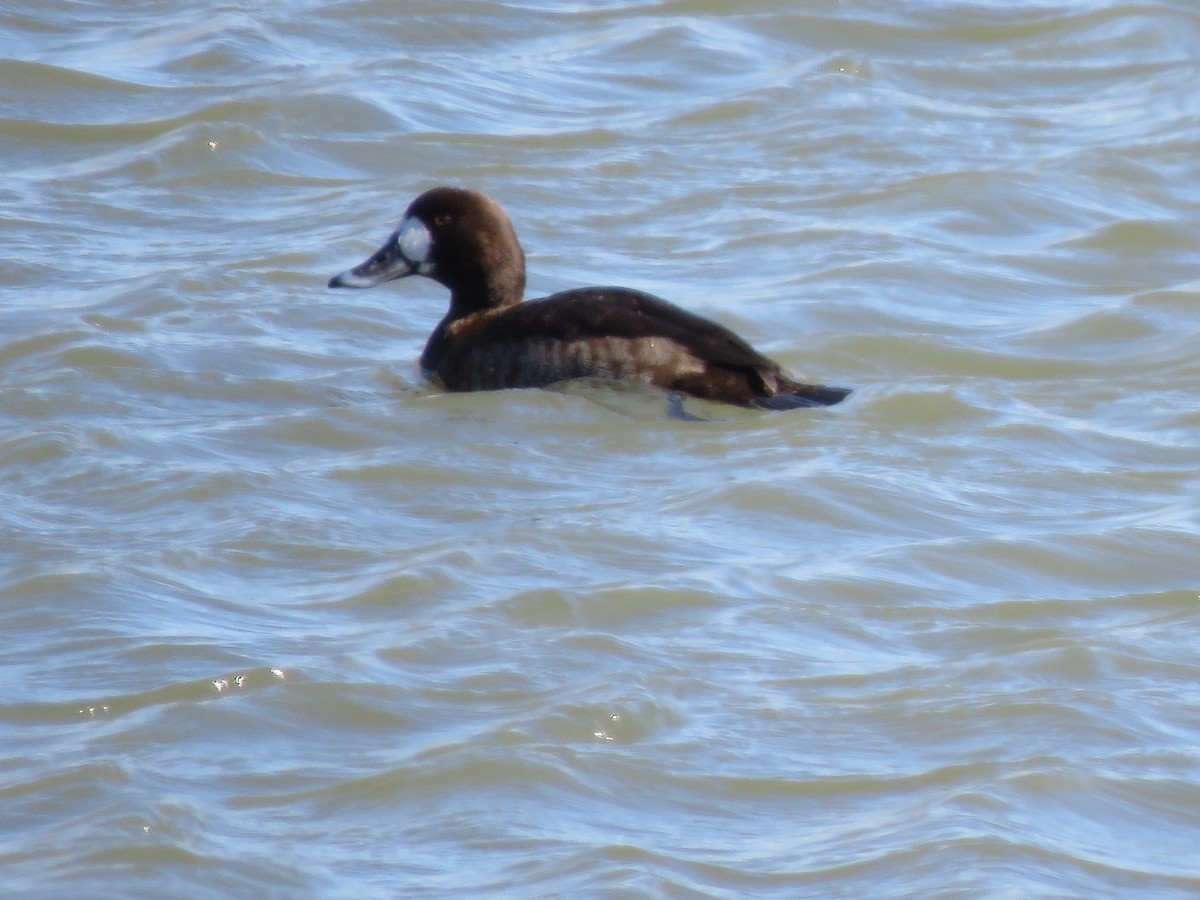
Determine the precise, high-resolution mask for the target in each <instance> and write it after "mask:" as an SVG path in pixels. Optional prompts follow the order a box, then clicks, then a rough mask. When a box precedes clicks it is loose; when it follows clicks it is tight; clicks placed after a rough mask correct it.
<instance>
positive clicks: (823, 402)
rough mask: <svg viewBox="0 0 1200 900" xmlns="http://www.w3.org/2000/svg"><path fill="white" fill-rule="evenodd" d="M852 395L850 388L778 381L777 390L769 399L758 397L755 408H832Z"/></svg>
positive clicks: (781, 379) (788, 380)
mask: <svg viewBox="0 0 1200 900" xmlns="http://www.w3.org/2000/svg"><path fill="white" fill-rule="evenodd" d="M851 393H852V391H851V389H850V388H840V387H831V386H829V385H825V384H802V383H801V382H799V381H792V380H790V379H783V378H780V379H779V387H778V390H777V391H776V392H775V393H774V394H772V395H771V396H769V397H758V398H756V399H755V401H754V405H755V406H759V407H762V408H763V409H778V410H784V409H802V408H804V407H809V406H833V405H834V404H836V403H841V402H842V401H843V400H845V399H846V398H847V397H849V396H850V394H851Z"/></svg>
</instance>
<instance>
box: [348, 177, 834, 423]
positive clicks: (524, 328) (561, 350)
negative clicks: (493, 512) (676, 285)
mask: <svg viewBox="0 0 1200 900" xmlns="http://www.w3.org/2000/svg"><path fill="white" fill-rule="evenodd" d="M409 275H425V276H427V277H429V278H432V279H433V280H434V281H437V282H439V283H440V284H443V285H445V286H446V287H447V288H449V289H450V311H449V312H448V313H447V314H446V316H445V317H444V318H443V319H442V321H441V322H440V323H438V326H437V328H435V329H434V331H433V334H432V336H430V338H429V343H427V344H426V345H425V352H424V353H422V354H421V366H422V367H423V368H424V369H425V370H426V372H427V373H428V374H429V375H430V376H431V377H432V378H433V379H434V380H436V381H437V382H438V383H440V384H441V385H442V386H443V387H444V388H445V389H447V390H450V391H481V390H484V391H486V390H497V389H501V388H529V387H545V386H546V385H549V384H553V383H554V382H559V381H564V380H566V379H570V378H606V379H629V380H638V381H644V382H648V383H650V384H654V385H657V386H659V387H661V388H664V389H666V390H667V391H671V392H675V393H677V394H687V395H691V396H694V397H702V398H704V399H706V400H717V401H721V402H724V403H732V404H737V405H739V406H757V407H763V408H767V409H793V408H796V407H801V406H828V405H831V404H834V403H838V402H840V401H841V400H843V399H844V398H845V397H846V395H847V394H849V393H850V391H849V390H847V389H845V388H838V387H827V386H825V385H820V384H804V383H802V382H799V381H796V380H794V379H793V378H791V377H790V376H789V375H787V374H786V373H785V372H784V371H783V370H782V369H781V368H780V367H779V365H778V364H777V363H775V362H772V361H771V360H769V359H767V358H766V357H765V356H763V355H762V354H761V353H759V352H758V351H757V350H755V349H754V348H753V347H751V346H750V345H749V344H747V343H746V342H745V341H743V340H742V339H741V338H740V337H738V336H737V335H736V334H734V333H733V332H732V331H730V330H729V329H727V328H724V327H723V326H721V325H718V324H716V323H715V322H710V321H709V320H708V319H704V318H702V317H700V316H697V315H695V314H693V313H690V312H688V311H686V310H684V309H681V308H679V307H678V306H675V305H674V304H671V303H668V302H667V301H666V300H662V299H660V298H658V297H655V296H652V295H650V294H645V293H642V292H641V291H635V290H631V289H629V288H620V287H588V288H577V289H575V290H569V291H562V292H560V293H557V294H552V295H551V296H549V297H543V298H541V299H540V300H530V301H526V302H523V301H522V297H523V295H524V291H525V253H524V251H522V249H521V245H520V244H519V243H518V242H517V235H516V232H515V231H514V230H513V226H512V223H511V222H510V221H509V218H508V216H507V214H505V212H504V210H503V209H501V207H500V205H499V204H498V203H496V201H494V200H492V199H491V198H490V197H486V196H484V195H483V194H480V193H478V192H476V191H470V190H464V189H462V188H453V187H437V188H433V189H432V190H430V191H426V192H425V193H424V194H422V195H421V196H419V197H418V198H417V199H416V200H414V201H413V202H412V204H411V205H410V206H409V207H408V210H407V211H406V212H405V213H404V218H403V219H402V220H401V221H400V225H399V226H398V227H397V228H396V230H395V231H394V232H392V235H391V237H389V238H388V239H387V241H386V242H385V243H384V245H383V246H382V247H380V248H379V250H377V251H376V252H375V253H374V254H373V255H372V256H371V257H370V258H369V259H367V260H366V261H365V262H363V263H362V264H361V265H358V266H355V267H354V268H353V269H350V270H348V271H346V272H342V273H341V274H340V275H336V276H334V277H333V278H332V279H330V281H329V286H330V287H331V288H339V287H353V288H366V287H372V286H373V285H377V284H380V283H382V282H385V281H390V280H392V279H394V278H404V277H407V276H409Z"/></svg>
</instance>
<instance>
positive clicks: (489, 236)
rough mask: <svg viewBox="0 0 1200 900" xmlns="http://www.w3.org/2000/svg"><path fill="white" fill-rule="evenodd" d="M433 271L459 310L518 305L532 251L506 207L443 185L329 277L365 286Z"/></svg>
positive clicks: (334, 282)
mask: <svg viewBox="0 0 1200 900" xmlns="http://www.w3.org/2000/svg"><path fill="white" fill-rule="evenodd" d="M408 275H425V276H427V277H429V278H432V279H433V280H434V281H437V282H439V283H441V284H444V285H445V286H446V287H448V288H449V289H450V310H451V314H452V315H465V314H467V313H471V312H476V311H478V310H481V309H498V308H500V307H503V306H511V305H512V304H514V303H518V302H520V300H521V297H522V296H523V295H524V292H525V253H524V251H522V250H521V245H520V244H519V243H518V242H517V235H516V232H515V231H514V230H513V227H512V222H510V221H509V219H508V216H507V214H505V212H504V210H503V209H501V208H500V204H498V203H496V201H494V200H492V199H491V198H490V197H485V196H484V195H483V194H480V193H478V192H476V191H468V190H464V189H462V188H453V187H437V188H433V189H432V190H429V191H426V192H425V193H424V194H422V195H421V196H420V197H418V198H417V199H416V200H414V201H413V202H412V204H411V205H410V206H409V207H408V209H407V210H406V211H405V213H404V218H403V219H401V221H400V224H399V225H398V226H397V227H396V230H395V231H393V232H392V234H391V236H390V237H389V238H388V239H387V241H386V242H385V243H384V245H383V246H382V247H380V248H379V249H378V250H377V251H375V253H374V254H373V255H372V256H371V257H370V258H369V259H368V260H366V261H365V262H363V263H362V264H361V265H358V266H355V267H354V268H353V269H350V270H348V271H346V272H342V273H341V274H340V275H335V276H334V277H333V278H332V279H330V281H329V286H330V287H331V288H337V287H355V288H365V287H373V286H374V285H377V284H382V283H383V282H385V281H391V280H392V279H394V278H404V277H406V276H408Z"/></svg>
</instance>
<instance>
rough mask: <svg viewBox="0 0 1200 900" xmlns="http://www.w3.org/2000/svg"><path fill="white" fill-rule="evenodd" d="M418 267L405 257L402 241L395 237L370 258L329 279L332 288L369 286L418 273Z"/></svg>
mask: <svg viewBox="0 0 1200 900" xmlns="http://www.w3.org/2000/svg"><path fill="white" fill-rule="evenodd" d="M416 274H417V267H416V266H414V265H413V264H412V263H411V262H410V261H409V260H407V259H405V257H404V253H403V251H402V250H401V249H400V243H399V242H398V241H397V240H396V238H395V237H393V238H392V239H391V240H389V241H388V242H387V243H386V244H384V245H383V246H382V247H380V248H379V249H378V250H376V251H375V252H374V253H373V254H371V256H370V258H368V259H367V260H365V261H364V262H362V263H360V264H359V265H357V266H355V267H354V268H353V269H347V270H346V271H345V272H342V273H341V274H340V275H334V276H333V277H332V278H330V279H329V286H330V287H331V288H369V287H374V286H375V285H377V284H383V283H384V282H385V281H392V280H394V279H396V278H407V277H408V276H409V275H416Z"/></svg>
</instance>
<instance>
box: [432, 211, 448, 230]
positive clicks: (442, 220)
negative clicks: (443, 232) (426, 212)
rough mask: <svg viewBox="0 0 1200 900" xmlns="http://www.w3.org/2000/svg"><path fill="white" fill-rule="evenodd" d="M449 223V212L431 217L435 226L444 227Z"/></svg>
mask: <svg viewBox="0 0 1200 900" xmlns="http://www.w3.org/2000/svg"><path fill="white" fill-rule="evenodd" d="M449 224H450V213H438V214H437V215H436V216H434V217H433V225H434V227H435V228H445V227H446V226H447V225H449Z"/></svg>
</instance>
